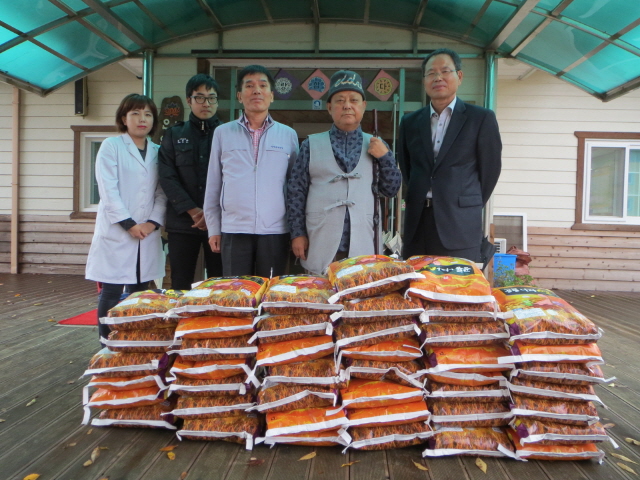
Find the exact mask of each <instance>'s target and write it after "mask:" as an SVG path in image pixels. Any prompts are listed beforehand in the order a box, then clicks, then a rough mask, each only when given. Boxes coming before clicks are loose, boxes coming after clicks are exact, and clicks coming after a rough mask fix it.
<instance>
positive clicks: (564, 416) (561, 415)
mask: <svg viewBox="0 0 640 480" xmlns="http://www.w3.org/2000/svg"><path fill="white" fill-rule="evenodd" d="M511 399H512V401H513V403H512V405H511V411H512V412H513V414H514V415H515V416H516V417H517V418H522V417H527V418H530V419H532V420H540V421H542V422H556V423H565V424H567V425H584V426H587V425H593V424H594V423H596V422H597V421H598V411H597V410H596V407H595V406H594V405H593V403H592V402H565V401H564V400H546V399H539V398H529V397H523V396H522V395H516V394H514V393H512V394H511Z"/></svg>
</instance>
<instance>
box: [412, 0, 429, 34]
mask: <svg viewBox="0 0 640 480" xmlns="http://www.w3.org/2000/svg"><path fill="white" fill-rule="evenodd" d="M428 2H429V0H421V1H420V5H418V9H417V10H416V16H415V17H414V18H413V27H414V28H417V27H419V26H420V23H421V22H422V17H423V15H424V11H425V10H426V9H427V3H428Z"/></svg>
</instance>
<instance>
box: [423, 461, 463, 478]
mask: <svg viewBox="0 0 640 480" xmlns="http://www.w3.org/2000/svg"><path fill="white" fill-rule="evenodd" d="M425 463H426V464H427V468H429V471H430V472H431V477H432V478H433V479H434V480H467V479H468V478H469V476H468V475H467V471H466V470H465V468H464V467H463V465H462V461H461V460H460V457H436V458H433V457H430V458H425Z"/></svg>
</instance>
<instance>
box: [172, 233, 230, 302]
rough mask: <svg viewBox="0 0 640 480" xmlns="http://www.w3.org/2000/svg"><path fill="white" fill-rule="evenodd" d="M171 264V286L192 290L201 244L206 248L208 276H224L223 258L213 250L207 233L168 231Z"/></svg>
mask: <svg viewBox="0 0 640 480" xmlns="http://www.w3.org/2000/svg"><path fill="white" fill-rule="evenodd" d="M168 240H169V264H170V265H171V288H173V289H176V290H191V284H192V283H193V277H194V275H195V273H196V264H197V263H198V255H199V254H200V246H202V249H203V250H204V263H205V267H206V269H207V278H210V277H221V276H222V258H221V256H220V254H219V253H214V252H212V251H211V247H210V246H209V239H208V238H207V237H206V235H190V234H188V233H173V232H169V233H168Z"/></svg>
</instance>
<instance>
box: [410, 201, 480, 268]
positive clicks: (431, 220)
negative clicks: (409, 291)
mask: <svg viewBox="0 0 640 480" xmlns="http://www.w3.org/2000/svg"><path fill="white" fill-rule="evenodd" d="M480 244H481V239H480V238H479V239H478V245H477V246H474V247H472V248H463V249H460V250H450V249H448V248H446V247H445V246H444V245H442V242H441V241H440V236H439V235H438V227H437V226H436V220H435V217H434V215H433V205H430V206H426V203H425V207H424V208H423V209H422V215H421V216H420V223H419V224H418V228H417V229H416V233H415V235H414V236H413V240H412V241H411V242H410V243H408V244H406V245H405V246H404V252H403V257H404V258H405V260H406V259H407V258H409V257H412V256H413V255H438V256H443V257H459V258H466V259H467V260H471V261H473V262H481V261H482V259H481V256H480Z"/></svg>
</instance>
